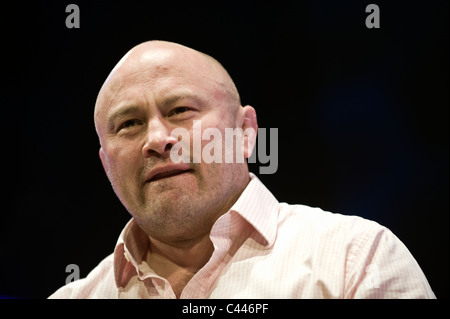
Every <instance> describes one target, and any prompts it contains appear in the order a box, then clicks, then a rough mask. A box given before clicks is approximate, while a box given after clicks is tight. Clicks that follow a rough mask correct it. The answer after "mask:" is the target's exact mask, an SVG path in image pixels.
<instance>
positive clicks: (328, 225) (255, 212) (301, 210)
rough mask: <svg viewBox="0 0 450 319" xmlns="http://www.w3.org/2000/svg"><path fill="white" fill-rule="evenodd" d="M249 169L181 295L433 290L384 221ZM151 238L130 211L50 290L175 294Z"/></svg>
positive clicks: (413, 294)
mask: <svg viewBox="0 0 450 319" xmlns="http://www.w3.org/2000/svg"><path fill="white" fill-rule="evenodd" d="M250 175H251V181H250V183H249V184H248V186H247V187H246V189H245V190H244V192H243V193H242V195H241V196H240V198H239V199H238V200H237V201H236V203H235V204H234V205H233V207H232V208H231V209H230V210H229V211H228V212H227V213H226V214H224V215H222V216H221V217H220V218H219V219H218V220H217V221H216V223H215V224H214V226H213V227H212V229H211V234H210V238H211V241H212V243H213V244H214V252H213V254H212V256H211V258H210V260H209V261H208V262H207V263H206V265H205V266H204V267H203V268H202V269H200V270H199V271H198V272H197V273H196V274H195V275H194V276H193V278H192V279H191V280H190V281H189V282H188V284H187V285H186V287H185V288H184V290H183V291H182V294H181V298H435V296H434V294H433V291H432V290H431V288H430V286H429V284H428V282H427V279H426V278H425V275H424V274H423V272H422V270H421V269H420V267H419V265H418V264H417V262H416V261H415V259H414V257H413V256H412V255H411V254H410V252H409V251H408V249H407V248H406V247H405V245H404V244H403V243H402V242H401V241H400V240H399V239H398V238H397V237H396V236H395V235H394V234H393V233H392V232H391V231H389V230H388V229H387V228H385V227H383V226H380V225H379V224H377V223H375V222H373V221H369V220H366V219H363V218H360V217H356V216H344V215H340V214H333V213H329V212H325V211H322V210H320V209H318V208H311V207H307V206H303V205H288V204H286V203H279V202H278V201H277V200H276V198H275V197H274V196H273V195H272V194H271V193H270V191H269V190H268V189H267V188H266V187H265V186H264V185H263V184H262V183H261V182H260V181H259V179H258V178H257V177H256V176H255V175H253V174H250ZM148 242H149V240H148V237H147V235H146V234H145V233H144V232H143V231H142V230H141V229H140V228H139V227H138V226H137V224H136V223H135V222H134V220H133V219H132V220H131V221H130V222H129V223H128V224H127V225H126V226H125V228H124V229H123V231H122V233H121V235H120V237H119V240H118V242H117V245H116V247H115V250H114V253H113V254H111V255H110V256H108V257H107V258H105V259H104V260H103V261H102V262H100V264H99V265H98V266H97V267H96V268H95V269H94V270H92V271H91V273H90V274H89V275H88V276H87V277H86V278H84V279H80V280H77V281H74V282H72V283H70V284H68V285H66V286H63V287H62V288H60V289H59V290H57V291H56V292H55V293H54V294H53V295H51V296H50V298H175V294H174V292H173V290H172V288H171V285H170V284H169V282H168V281H167V280H166V279H165V278H163V277H161V276H158V275H157V274H156V273H155V272H153V271H152V269H150V268H149V266H148V264H147V263H146V262H145V260H143V258H142V256H144V253H145V252H146V250H147V249H148Z"/></svg>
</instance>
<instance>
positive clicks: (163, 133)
mask: <svg viewBox="0 0 450 319" xmlns="http://www.w3.org/2000/svg"><path fill="white" fill-rule="evenodd" d="M176 142H177V139H176V137H173V136H170V131H169V127H168V125H167V124H166V123H165V122H164V119H163V118H161V117H156V116H155V117H153V118H152V119H150V120H149V122H148V126H147V133H146V140H145V143H144V146H143V147H142V155H143V156H144V158H147V157H150V156H155V155H156V156H161V155H164V153H168V152H169V151H170V149H171V148H172V146H173V145H175V143H176Z"/></svg>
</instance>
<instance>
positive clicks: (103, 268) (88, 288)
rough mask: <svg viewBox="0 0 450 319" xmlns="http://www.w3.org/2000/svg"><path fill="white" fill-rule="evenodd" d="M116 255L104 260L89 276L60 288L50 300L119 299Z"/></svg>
mask: <svg viewBox="0 0 450 319" xmlns="http://www.w3.org/2000/svg"><path fill="white" fill-rule="evenodd" d="M113 265H114V254H111V255H109V256H107V257H106V258H105V259H103V260H102V261H101V262H100V263H99V264H98V265H97V266H96V267H95V268H94V269H93V270H92V271H91V272H90V273H89V274H88V275H87V277H86V278H82V279H79V280H76V281H73V282H71V283H68V284H66V285H65V286H63V287H61V288H59V289H58V290H57V291H56V292H54V293H53V294H52V295H50V296H49V297H48V298H49V299H88V298H117V294H116V293H115V292H116V290H117V289H115V279H114V266H113Z"/></svg>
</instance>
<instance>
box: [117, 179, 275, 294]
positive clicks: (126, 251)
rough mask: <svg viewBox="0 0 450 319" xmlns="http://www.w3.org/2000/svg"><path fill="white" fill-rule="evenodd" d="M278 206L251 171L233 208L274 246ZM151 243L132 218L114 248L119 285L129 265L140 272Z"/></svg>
mask: <svg viewBox="0 0 450 319" xmlns="http://www.w3.org/2000/svg"><path fill="white" fill-rule="evenodd" d="M278 206H279V202H278V200H277V199H276V198H275V197H274V196H273V195H272V193H271V192H270V191H269V190H268V189H267V188H266V187H265V186H264V184H263V183H262V182H261V181H260V180H259V179H258V178H257V177H256V176H255V175H254V174H253V173H250V182H249V183H248V185H247V187H246V188H245V189H244V191H243V192H242V194H241V196H240V197H239V198H238V200H237V201H236V202H235V203H234V205H233V206H232V207H231V208H230V211H229V212H236V213H237V214H238V215H240V216H241V217H242V218H243V219H244V220H246V221H247V222H248V223H249V224H250V225H251V226H252V227H253V228H254V229H255V230H256V231H257V232H258V233H259V234H260V235H261V236H262V238H263V239H264V242H263V245H264V246H265V247H266V248H270V247H271V246H272V245H273V243H274V242H275V239H276V235H277V219H278ZM148 245H149V239H148V236H147V234H145V232H144V231H142V230H141V228H140V227H139V226H138V225H137V223H136V221H135V220H134V219H131V220H130V221H129V222H128V223H127V225H126V226H125V228H124V229H123V230H122V232H121V234H120V236H119V239H118V241H117V244H116V247H115V250H114V275H115V280H116V284H117V286H118V287H120V286H123V285H124V284H125V283H126V282H127V281H128V280H129V278H127V277H128V275H127V273H128V274H129V273H130V272H129V271H125V268H126V267H133V268H134V269H135V270H136V272H137V273H138V274H139V265H140V264H141V262H142V258H143V256H144V254H145V253H146V252H147V249H148ZM130 264H131V265H130Z"/></svg>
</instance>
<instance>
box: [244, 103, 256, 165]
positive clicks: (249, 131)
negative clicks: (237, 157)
mask: <svg viewBox="0 0 450 319" xmlns="http://www.w3.org/2000/svg"><path fill="white" fill-rule="evenodd" d="M241 110H242V115H243V121H242V131H243V132H244V144H243V148H244V150H243V151H244V152H243V153H244V157H245V158H249V157H250V156H252V152H253V149H254V148H255V145H256V135H257V134H258V121H257V119H256V111H255V109H254V108H253V107H251V106H250V105H246V106H244V107H243V108H242V109H241Z"/></svg>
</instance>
